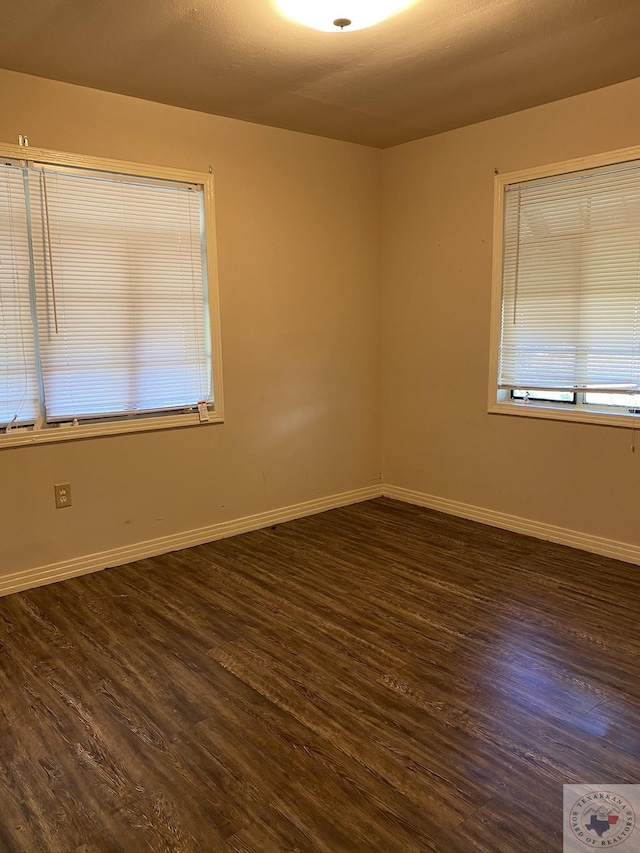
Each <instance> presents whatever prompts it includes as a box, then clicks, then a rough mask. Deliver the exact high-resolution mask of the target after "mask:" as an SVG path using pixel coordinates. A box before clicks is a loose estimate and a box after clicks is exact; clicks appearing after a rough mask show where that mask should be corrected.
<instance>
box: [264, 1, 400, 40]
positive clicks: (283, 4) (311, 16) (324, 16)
mask: <svg viewBox="0 0 640 853" xmlns="http://www.w3.org/2000/svg"><path fill="white" fill-rule="evenodd" d="M414 2H415V0H276V5H277V6H278V8H279V9H280V11H281V12H282V13H283V15H286V17H287V18H291V19H292V20H293V21H298V23H300V24H305V25H306V26H307V27H312V28H313V29H314V30H321V31H322V32H325V33H329V32H335V31H336V30H363V29H364V28H365V27H372V26H373V25H374V24H379V23H380V21H384V20H385V18H390V17H391V15H393V14H395V13H396V12H399V11H400V10H401V9H405V8H406V7H407V6H411V5H412V3H414Z"/></svg>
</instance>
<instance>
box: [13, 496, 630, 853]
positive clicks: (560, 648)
mask: <svg viewBox="0 0 640 853" xmlns="http://www.w3.org/2000/svg"><path fill="white" fill-rule="evenodd" d="M639 612H640V570H638V569H636V568H635V567H633V566H629V565H626V564H624V563H619V562H616V561H614V560H608V559H605V558H601V557H596V556H593V555H589V554H586V553H583V552H580V551H574V550H571V549H567V548H563V547H562V546H558V545H553V544H548V543H543V542H540V541H537V540H534V539H529V538H527V537H521V536H518V535H517V534H511V533H508V532H505V531H500V530H496V529H493V528H490V527H485V526H482V525H478V524H474V523H472V522H467V521H464V520H461V519H456V518H453V517H450V516H445V515H441V514H439V513H434V512H430V511H427V510H423V509H419V508H417V507H412V506H408V505H404V504H400V503H396V502H394V501H390V500H387V499H379V500H375V501H370V502H368V503H365V504H359V505H356V506H352V507H348V508H345V509H340V510H335V511H333V512H328V513H325V514H323V515H319V516H313V517H310V518H306V519H301V520H299V521H295V522H291V523H289V524H283V525H279V526H278V527H276V528H274V529H270V530H263V531H258V532H255V533H250V534H246V535H244V536H238V537H236V538H234V539H227V540H223V541H220V542H216V543H213V544H210V545H203V546H200V547H197V548H192V549H190V550H185V551H181V552H177V553H174V554H170V555H166V556H163V557H158V558H155V559H150V560H141V561H139V562H137V563H135V564H131V565H129V566H123V567H121V568H117V569H111V570H109V571H105V572H101V573H98V574H95V575H87V576H85V577H83V578H78V579H75V580H70V581H65V582H63V583H59V584H55V585H53V586H49V587H44V588H40V589H36V590H32V591H30V592H26V593H21V594H17V595H12V596H9V597H7V598H4V599H1V600H0V691H1V692H0V850H3V851H11V853H16V851H83V852H85V851H126V853H134V851H238V853H240V851H242V853H247V852H248V851H255V853H274V851H300V852H301V853H312V851H329V853H341V852H342V851H344V852H345V853H364V851H377V852H378V853H394V851H402V853H409V851H439V853H468V851H491V853H498V851H517V853H544V851H547V853H552V851H560V850H561V849H562V813H561V803H562V785H563V783H568V782H591V783H596V784H601V783H603V782H609V783H614V782H615V783H625V782H626V783H637V782H639V781H640V719H639V716H638V712H639V710H640V640H639V632H638V613H639Z"/></svg>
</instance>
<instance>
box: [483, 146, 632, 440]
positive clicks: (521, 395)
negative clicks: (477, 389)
mask: <svg viewBox="0 0 640 853" xmlns="http://www.w3.org/2000/svg"><path fill="white" fill-rule="evenodd" d="M491 355H492V368H491V380H490V401H489V410H490V411H492V412H506V413H509V414H526V415H533V416H536V417H551V418H562V419H568V420H587V421H594V422H600V423H614V424H619V425H621V424H622V425H625V424H627V423H629V422H630V420H633V418H635V416H636V414H637V413H638V411H639V410H640V149H634V150H627V151H623V152H619V153H618V155H617V156H613V155H610V156H609V157H600V158H590V159H588V160H583V161H576V162H572V163H563V164H558V165H557V166H554V167H549V168H548V169H545V170H532V171H530V172H526V173H518V174H515V175H505V176H499V177H497V178H496V220H495V234H494V290H493V317H492V353H491Z"/></svg>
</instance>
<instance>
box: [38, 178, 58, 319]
mask: <svg viewBox="0 0 640 853" xmlns="http://www.w3.org/2000/svg"><path fill="white" fill-rule="evenodd" d="M42 185H43V188H44V219H45V222H46V226H47V254H48V255H49V278H50V279H51V298H52V300H53V322H54V325H55V328H56V335H57V334H58V306H57V304H56V283H55V281H54V278H53V254H52V252H51V228H50V225H49V200H48V198H47V173H46V172H43V173H42Z"/></svg>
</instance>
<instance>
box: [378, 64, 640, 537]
mask: <svg viewBox="0 0 640 853" xmlns="http://www.w3.org/2000/svg"><path fill="white" fill-rule="evenodd" d="M639 103H640V80H635V81H630V82H628V83H622V84H620V85H617V86H613V87H610V88H608V89H602V90H599V91H597V92H592V93H589V94H586V95H580V96H578V97H575V98H571V99H568V100H565V101H560V102H557V103H554V104H549V105H546V106H543V107H537V108H535V109H531V110H527V111H525V112H522V113H517V114H514V115H511V116H507V117H504V118H499V119H495V120H492V121H488V122H484V123H482V124H477V125H474V126H471V127H467V128H463V129H461V130H456V131H453V132H450V133H446V134H442V135H440V136H436V137H432V138H430V139H424V140H420V141H418V142H414V143H409V144H407V145H403V146H399V147H397V148H395V149H391V150H389V151H386V152H384V170H385V171H384V180H385V197H384V198H385V204H384V216H385V220H384V222H385V224H384V227H385V233H386V256H385V289H384V296H383V316H384V318H385V326H384V346H383V400H384V408H383V412H384V429H383V436H384V462H383V478H384V479H385V481H386V482H387V483H390V484H393V485H395V486H401V487H404V488H407V489H413V490H416V491H420V492H423V493H426V494H429V495H435V496H437V497H441V498H447V499H449V500H453V501H460V502H463V503H468V504H473V505H476V506H480V507H484V508H488V509H491V510H496V511H500V512H505V513H510V514H512V515H518V516H522V517H525V518H528V519H532V520H535V521H540V522H544V523H547V524H553V525H558V526H560V527H567V528H570V529H573V530H577V531H583V532H588V533H590V534H592V535H596V536H604V537H608V538H612V539H617V540H620V541H623V542H629V543H634V544H639V543H640V524H639V523H638V522H639V515H638V498H639V488H638V483H639V477H640V442H639V447H638V453H636V454H632V453H631V452H630V446H631V436H630V433H629V431H628V430H625V429H620V428H611V427H602V426H592V425H587V424H573V423H561V422H553V421H543V420H534V419H525V418H516V417H509V416H504V415H489V414H487V381H488V357H489V313H490V292H491V245H492V203H493V200H492V192H493V173H494V168H498V169H499V170H500V171H501V172H509V171H514V170H517V169H523V168H527V167H530V166H537V165H541V164H545V163H553V162H557V161H560V160H565V159H569V158H574V157H579V156H582V155H587V154H592V153H596V152H602V151H609V150H614V149H617V148H623V147H626V146H630V145H638V144H639V143H640V111H639V110H638V104H639Z"/></svg>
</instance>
